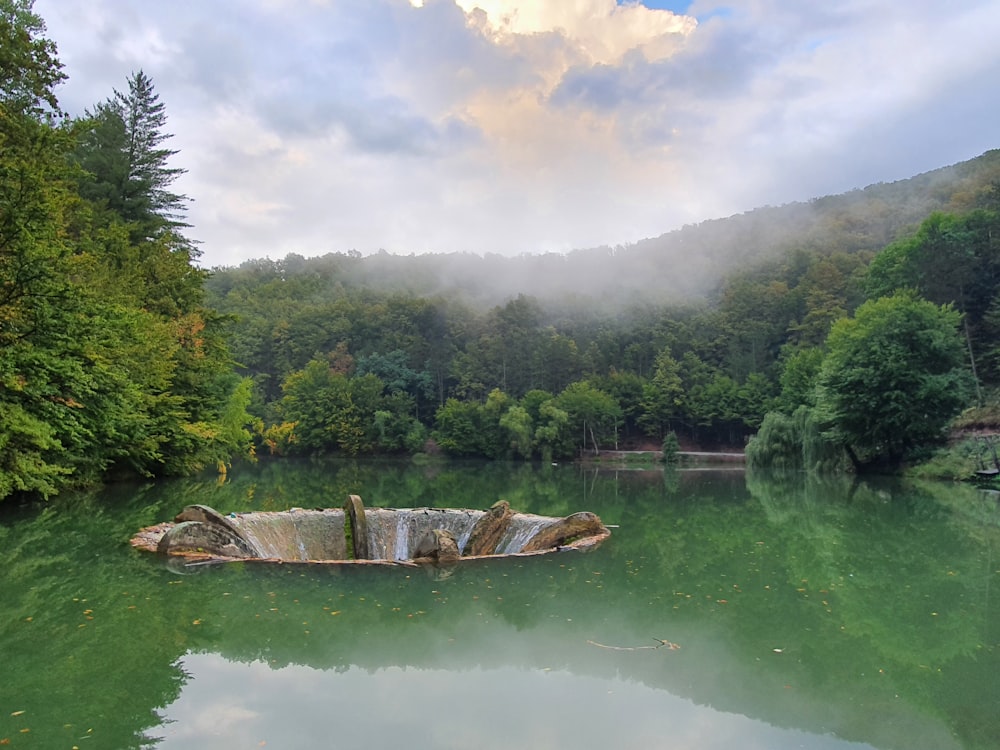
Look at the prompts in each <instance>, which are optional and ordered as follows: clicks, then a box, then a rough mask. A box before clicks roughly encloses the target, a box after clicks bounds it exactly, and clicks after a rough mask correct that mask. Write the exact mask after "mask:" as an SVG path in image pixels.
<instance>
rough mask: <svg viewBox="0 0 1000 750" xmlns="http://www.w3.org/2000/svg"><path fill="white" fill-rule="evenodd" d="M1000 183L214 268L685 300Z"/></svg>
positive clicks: (852, 247) (963, 175) (968, 167)
mask: <svg viewBox="0 0 1000 750" xmlns="http://www.w3.org/2000/svg"><path fill="white" fill-rule="evenodd" d="M998 181H1000V150H992V151H988V152H987V153H985V154H983V155H982V156H979V157H977V158H975V159H971V160H969V161H966V162H962V163H960V164H956V165H954V166H949V167H944V168H942V169H937V170H934V171H931V172H927V173H924V174H921V175H918V176H915V177H911V178H909V179H905V180H899V181H897V182H891V183H878V184H875V185H871V186H869V187H866V188H864V189H858V190H852V191H850V192H848V193H843V194H841V195H834V196H827V197H823V198H816V199H813V200H810V201H807V202H798V203H790V204H787V205H784V206H778V207H773V206H767V207H762V208H757V209H755V210H753V211H748V212H746V213H743V214H738V215H735V216H730V217H728V218H721V219H713V220H709V221H704V222H702V223H699V224H695V225H689V226H685V227H683V228H682V229H678V230H675V231H672V232H667V233H665V234H662V235H660V236H659V237H655V238H651V239H645V240H641V241H639V242H636V243H634V244H629V245H618V246H616V247H595V248H588V249H579V250H574V251H571V252H569V253H566V254H560V253H547V254H542V255H519V256H516V257H505V256H501V255H496V254H488V255H486V256H480V255H476V254H473V253H448V254H441V253H438V254H435V253H430V254H424V255H393V254H389V253H386V252H384V251H382V252H379V253H377V254H374V255H370V256H362V255H360V254H359V253H357V252H353V251H351V252H346V253H339V252H338V253H330V254H327V255H323V256H321V257H315V258H304V257H302V256H301V255H297V254H292V255H288V256H287V257H285V258H284V259H283V260H278V261H271V260H264V259H260V260H251V261H248V262H246V263H244V264H242V265H241V266H239V267H238V268H236V269H233V268H220V269H216V274H215V279H214V280H213V281H211V282H210V287H213V288H214V289H215V291H216V293H220V292H221V293H224V291H225V289H226V287H227V286H228V285H229V283H230V282H231V281H232V278H233V276H234V275H235V276H239V275H240V272H241V271H243V272H250V273H260V272H264V273H267V272H276V273H279V274H281V275H294V274H308V275H313V274H319V275H320V276H323V277H326V278H331V279H334V278H335V279H336V281H337V282H338V283H339V284H340V285H342V286H341V288H352V287H353V288H368V289H371V290H373V291H379V292H402V293H407V294H412V295H415V296H419V297H429V296H443V297H448V298H452V299H459V300H462V301H464V302H466V303H471V304H474V305H479V306H485V307H490V306H493V305H496V304H501V303H503V302H505V301H506V300H508V299H511V298H513V297H516V296H517V295H518V294H525V295H528V296H532V297H535V298H537V299H538V300H539V302H540V303H541V304H542V305H544V306H549V305H552V306H554V307H561V308H564V307H565V305H566V303H567V302H571V303H572V302H574V301H575V302H576V303H577V304H576V305H573V306H574V307H576V306H579V307H589V308H594V307H595V306H596V308H597V309H599V310H602V311H609V310H618V309H620V308H621V307H623V306H627V305H634V304H636V303H639V302H650V303H656V304H663V303H671V304H684V303H688V302H692V301H695V300H697V299H700V298H704V297H705V296H706V295H707V294H710V293H711V292H712V291H713V290H715V289H717V288H718V286H719V284H720V282H721V281H722V280H723V279H724V278H726V277H728V276H729V275H731V274H733V273H734V272H741V271H745V270H746V269H747V268H748V267H750V266H752V265H755V264H757V263H759V262H761V261H766V260H773V259H776V258H780V257H782V256H783V255H784V254H786V253H788V252H791V251H804V252H806V253H810V254H812V253H818V254H822V255H829V254H833V253H838V252H839V253H843V252H847V253H854V252H858V251H866V252H870V253H875V252H877V251H878V250H879V249H881V248H882V247H884V246H885V245H887V244H888V243H889V242H891V241H893V240H895V239H897V238H899V237H900V236H901V235H903V234H905V233H908V232H912V231H914V230H915V229H916V227H917V226H918V225H919V224H920V222H921V221H923V219H924V218H926V216H927V215H928V214H930V213H931V212H933V211H939V210H940V211H945V212H955V213H962V212H965V211H969V210H972V209H974V208H976V207H978V206H980V205H981V201H982V198H983V195H984V194H985V193H986V192H987V191H988V188H989V186H990V185H991V184H993V183H995V182H998Z"/></svg>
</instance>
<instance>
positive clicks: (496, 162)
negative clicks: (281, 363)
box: [35, 0, 1000, 265]
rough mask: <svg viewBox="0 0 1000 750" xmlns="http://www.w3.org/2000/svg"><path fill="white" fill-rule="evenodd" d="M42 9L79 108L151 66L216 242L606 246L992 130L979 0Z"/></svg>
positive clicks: (936, 158)
mask: <svg viewBox="0 0 1000 750" xmlns="http://www.w3.org/2000/svg"><path fill="white" fill-rule="evenodd" d="M35 8H36V10H37V11H38V12H39V13H40V14H41V15H42V16H43V17H44V18H45V19H46V21H47V22H48V25H49V32H50V35H51V36H52V38H54V39H55V41H56V42H57V44H58V45H59V50H60V56H61V58H62V59H63V61H64V62H65V63H66V72H67V73H68V75H69V76H70V78H69V81H68V82H67V84H66V85H65V86H64V87H63V88H62V89H61V91H60V96H61V99H62V102H63V104H64V106H66V107H67V108H69V109H71V110H72V111H74V112H82V110H83V108H84V107H88V106H92V105H93V104H95V103H97V102H98V101H100V100H102V99H104V98H105V97H107V96H109V95H110V94H111V91H112V89H113V88H119V89H121V88H123V87H124V86H125V85H126V80H127V77H128V75H129V74H130V73H131V72H132V71H133V70H136V69H138V68H139V67H142V68H143V69H144V70H145V72H146V73H147V74H149V75H150V76H152V78H153V81H154V84H155V86H156V90H157V92H158V93H159V94H160V96H161V99H162V101H163V102H164V103H165V105H166V108H167V114H168V117H169V123H168V130H169V132H172V133H174V135H175V137H174V139H172V142H171V143H170V145H171V146H172V147H173V148H176V149H178V150H179V151H180V153H179V154H178V156H177V157H176V159H177V166H182V167H185V168H187V169H188V174H187V175H185V176H184V177H183V178H182V180H181V181H180V183H179V184H178V185H177V186H176V187H177V189H178V190H179V191H181V192H184V193H187V194H188V195H190V196H192V197H193V198H194V199H195V202H194V204H193V205H192V207H191V211H190V216H189V219H190V221H191V223H192V224H193V225H194V226H193V228H192V230H191V232H190V233H191V235H192V236H193V237H194V238H196V239H198V240H201V241H202V248H203V251H204V259H205V262H206V263H208V264H209V265H212V264H233V263H238V262H239V261H240V260H242V259H244V258H247V257H262V256H264V255H269V256H271V257H280V256H283V255H284V254H285V253H287V252H292V251H294V252H299V253H303V254H307V255H308V254H318V253H324V252H329V251H338V250H347V249H351V248H356V249H358V250H361V251H362V252H372V251H375V250H377V249H379V248H386V249H388V250H390V251H394V252H403V253H409V252H423V251H428V250H435V251H457V250H471V251H478V252H482V251H491V252H503V253H520V252H525V251H529V252H530V251H537V250H553V249H555V250H568V249H571V248H573V247H584V246H593V245H597V244H602V243H609V244H616V243H621V242H627V241H634V240H637V239H641V238H642V237H646V236H655V235H657V234H660V233H662V232H665V231H668V230H670V229H673V228H675V227H677V226H679V225H680V224H682V223H688V222H693V221H698V220H702V219H707V218H714V217H716V216H720V215H727V214H729V213H733V212H737V211H743V210H747V209H750V208H753V207H755V206H758V205H763V204H767V203H771V204H774V203H781V202H786V201H789V200H796V199H808V198H810V197H813V196H815V195H820V194H825V193H831V192H839V191H842V190H846V189H850V188H853V187H862V186H864V185H866V184H868V183H871V182H875V181H879V180H892V179H899V178H902V177H907V176H910V175H912V174H915V173H918V172H921V171H925V170H927V169H931V168H934V167H937V166H944V165H946V164H949V163H953V162H955V161H958V160H961V159H966V158H971V157H973V156H976V155H978V154H979V153H981V152H982V151H984V150H986V149H989V148H994V147H996V146H998V145H1000V144H998V143H996V141H995V129H994V128H993V127H992V123H994V122H995V121H996V119H997V114H998V113H997V111H996V110H997V107H998V105H997V103H996V101H995V97H991V96H989V92H990V91H991V90H992V87H994V86H995V83H994V82H995V80H996V77H997V75H998V74H1000V51H998V49H997V48H996V46H995V44H994V43H993V40H994V39H995V38H996V35H997V33H998V32H1000V7H998V6H997V5H996V3H992V2H988V1H987V0H959V1H958V2H955V3H953V4H951V5H949V7H948V11H947V13H942V10H941V7H940V5H939V4H936V3H930V2H917V1H915V2H913V3H906V4H900V3H898V2H895V1H894V0H878V1H875V2H865V3H859V2H847V3H840V4H835V5H830V6H815V5H812V4H802V3H785V2H778V1H777V0H752V1H751V0H746V1H741V2H734V3H729V4H725V5H724V4H720V3H713V2H703V1H701V0H696V2H695V3H694V4H693V5H692V6H691V8H690V9H689V11H688V13H689V14H690V15H688V16H683V15H676V14H673V13H670V12H668V11H653V10H650V9H648V8H645V7H643V6H642V5H639V4H634V3H633V4H625V5H621V6H619V5H618V4H617V3H615V2H614V0H550V1H549V2H542V0H535V1H534V2H531V1H529V0H522V1H521V2H518V1H517V0H425V1H424V2H423V3H422V5H421V7H416V6H415V5H414V4H413V3H411V2H409V1H408V0H328V1H327V2H313V1H312V0H308V1H307V0H299V1H296V2H293V1H292V0H283V1H281V2H279V1H278V0H255V1H251V0H246V1H244V2H234V0H217V1H216V2H203V1H201V0H175V2H172V3H170V4H169V5H168V4H161V3H148V2H145V0H87V2H84V1H83V0H36V4H35ZM695 18H697V19H698V20H697V21H696V20H695Z"/></svg>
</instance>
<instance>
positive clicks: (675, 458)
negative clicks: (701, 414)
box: [661, 432, 681, 466]
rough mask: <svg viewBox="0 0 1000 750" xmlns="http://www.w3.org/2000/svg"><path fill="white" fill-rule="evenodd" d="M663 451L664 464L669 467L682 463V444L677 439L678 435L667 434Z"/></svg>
mask: <svg viewBox="0 0 1000 750" xmlns="http://www.w3.org/2000/svg"><path fill="white" fill-rule="evenodd" d="M661 450H662V451H663V463H665V464H666V465H667V466H676V465H677V464H678V463H679V462H680V458H681V457H680V455H679V454H680V451H681V443H680V441H679V440H678V439H677V434H676V433H674V432H668V433H667V435H666V437H664V438H663V445H662V447H661Z"/></svg>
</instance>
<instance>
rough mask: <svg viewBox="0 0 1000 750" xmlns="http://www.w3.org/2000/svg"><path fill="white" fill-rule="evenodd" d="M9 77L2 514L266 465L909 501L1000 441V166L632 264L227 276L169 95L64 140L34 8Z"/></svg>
mask: <svg viewBox="0 0 1000 750" xmlns="http://www.w3.org/2000/svg"><path fill="white" fill-rule="evenodd" d="M0 50H2V54H0V499H4V498H8V497H14V496H42V497H47V496H51V495H54V494H56V493H58V492H60V491H62V490H64V489H66V488H70V487H76V486H82V485H87V484H93V483H98V482H101V481H105V480H108V479H114V478H116V477H122V476H134V475H140V476H160V475H171V474H186V473H192V472H196V471H200V470H203V469H205V468H209V467H218V468H219V469H220V470H221V471H225V469H226V467H227V466H230V465H231V464H232V462H233V461H238V460H253V459H254V458H255V457H256V456H259V455H279V456H291V455H318V454H330V453H335V454H336V453H339V454H345V455H351V456H357V455H370V454H399V455H416V454H421V455H434V454H444V455H449V456H468V457H484V458H490V459H519V460H543V461H555V460H564V459H572V458H574V457H578V456H580V455H583V454H590V453H594V452H596V451H599V450H601V449H608V448H621V449H624V448H640V447H641V448H649V447H653V448H659V447H661V446H663V445H668V446H676V445H684V446H691V447H695V446H696V447H700V448H707V449H711V448H723V447H725V448H735V449H737V450H743V449H744V447H746V449H747V456H748V461H749V462H750V464H751V465H753V466H780V467H788V468H798V469H801V468H807V469H828V470H847V471H859V472H860V471H870V470H890V471H894V470H898V468H899V467H901V466H904V465H907V464H913V463H915V462H920V461H925V460H927V459H928V458H929V457H930V456H931V455H932V452H933V450H934V449H935V448H936V447H938V446H939V445H941V444H942V442H943V441H944V439H945V437H946V435H947V433H948V430H949V429H954V428H955V427H956V425H964V426H966V427H968V428H975V427H977V426H979V427H981V426H983V425H986V426H991V425H993V424H995V423H996V422H997V419H996V415H997V414H1000V410H998V409H997V406H996V405H997V400H998V386H1000V343H998V342H1000V335H998V334H1000V255H998V252H997V239H996V237H997V235H998V230H1000V151H990V152H987V153H985V154H983V155H982V156H980V157H978V158H976V159H973V160H970V161H968V162H964V163H961V164H958V165H954V166H952V167H948V168H944V169H940V170H936V171H935V172H931V173H928V174H924V175H918V176H915V177H913V178H911V179H908V180H903V181H900V182H895V183H889V184H879V185H873V186H870V187H867V188H865V189H863V190H861V189H859V190H855V191H851V192H849V193H846V194H843V195H839V196H827V197H823V198H817V199H813V200H810V201H806V202H803V203H795V204H790V205H785V206H779V207H762V208H759V209H757V210H754V211H750V212H747V213H745V214H742V215H737V216H733V217H729V218H725V219H717V220H712V221H706V222H703V223H701V224H697V225H693V226H686V227H683V228H682V229H679V230H676V231H673V232H669V233H667V234H664V235H662V236H661V237H658V238H652V239H648V240H644V241H642V242H639V243H636V244H633V245H627V246H619V247H614V248H611V247H601V248H590V249H582V250H577V251H573V252H570V253H567V254H547V255H534V256H532V255H521V256H517V257H503V256H496V255H487V256H478V255H473V254H433V253H431V254H427V255H409V256H398V255H389V254H387V253H384V252H382V253H377V254H374V255H368V256H364V255H361V254H360V253H358V252H356V251H353V250H347V251H344V252H340V253H331V254H326V255H323V256H319V257H312V258H306V257H303V256H301V255H295V254H293V255H287V256H286V257H284V258H283V259H279V260H271V259H269V258H265V259H257V260H252V261H247V262H245V263H243V264H241V265H239V266H237V267H222V268H214V269H210V270H209V269H204V268H202V267H201V266H200V265H199V257H200V252H199V246H198V244H197V242H196V241H195V240H194V239H192V237H193V236H194V235H195V234H196V232H197V228H196V227H190V226H189V225H188V224H187V223H186V222H185V208H186V205H187V203H188V201H189V200H190V199H189V197H188V196H185V195H179V194H176V193H174V192H172V186H173V184H174V181H175V179H176V178H177V177H178V176H179V174H180V173H181V170H178V169H176V168H173V167H171V166H170V163H171V157H172V156H173V155H174V154H175V153H177V152H176V151H174V150H171V149H170V148H169V145H168V143H169V139H170V135H169V133H168V132H166V127H167V110H166V106H165V104H164V103H163V102H161V101H160V100H159V96H158V94H157V93H156V90H155V86H154V83H153V81H152V80H151V79H150V78H149V77H148V76H147V75H146V74H145V73H144V72H142V71H138V72H134V73H132V74H131V76H130V77H128V78H127V79H126V80H125V81H123V88H122V90H121V91H118V90H114V91H111V92H108V94H109V95H108V98H107V99H106V100H104V101H102V102H97V103H95V104H94V105H93V107H92V108H91V109H89V110H87V111H86V112H85V113H83V114H82V115H79V116H71V115H70V114H69V113H66V112H63V111H62V110H61V109H60V106H59V102H58V98H57V96H56V89H57V88H58V85H59V84H60V83H61V82H62V81H63V79H64V74H63V73H62V67H61V64H60V63H59V60H58V57H57V50H56V45H55V43H54V42H53V41H52V40H50V39H48V38H46V36H45V25H44V22H43V20H42V19H41V18H40V17H39V16H37V15H36V14H34V12H33V11H32V7H31V2H30V0H0ZM956 420H957V421H956ZM754 436H756V437H754ZM748 442H749V445H748Z"/></svg>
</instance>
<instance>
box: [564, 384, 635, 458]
mask: <svg viewBox="0 0 1000 750" xmlns="http://www.w3.org/2000/svg"><path fill="white" fill-rule="evenodd" d="M555 406H556V407H557V408H558V409H560V410H561V411H563V412H565V413H566V415H567V416H568V418H569V421H568V424H567V427H568V428H569V431H570V434H571V435H572V434H575V435H576V438H575V440H576V441H577V446H578V447H579V450H580V451H581V452H583V451H587V450H590V449H593V450H594V452H597V451H598V450H599V449H600V447H601V446H602V445H608V444H610V445H615V444H616V442H617V429H618V426H619V425H620V424H621V419H622V410H621V407H620V406H619V405H618V402H617V401H615V399H614V397H612V396H611V395H610V394H607V393H605V392H604V391H601V390H599V389H597V388H594V387H593V386H592V385H590V384H589V383H586V382H578V383H571V384H570V385H568V386H566V388H565V389H564V390H563V391H562V393H560V394H559V395H558V396H557V397H556V399H555Z"/></svg>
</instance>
